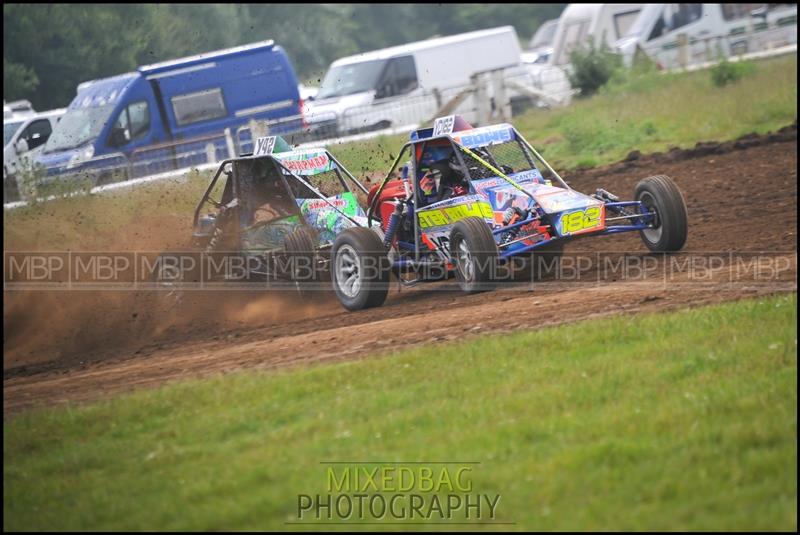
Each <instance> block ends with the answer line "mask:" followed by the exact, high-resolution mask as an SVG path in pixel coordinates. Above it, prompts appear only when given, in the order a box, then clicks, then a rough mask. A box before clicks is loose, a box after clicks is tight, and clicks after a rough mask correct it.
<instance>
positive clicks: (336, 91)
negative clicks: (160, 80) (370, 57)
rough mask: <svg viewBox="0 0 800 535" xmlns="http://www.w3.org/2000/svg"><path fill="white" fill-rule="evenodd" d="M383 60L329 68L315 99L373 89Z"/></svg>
mask: <svg viewBox="0 0 800 535" xmlns="http://www.w3.org/2000/svg"><path fill="white" fill-rule="evenodd" d="M385 65H386V60H385V59H379V60H374V61H362V62H360V63H348V64H346V65H339V66H338V67H331V69H330V70H329V71H328V74H326V75H325V79H324V80H322V85H321V86H320V88H319V91H318V92H317V97H316V98H317V99H320V100H321V99H324V98H333V97H343V96H345V95H353V94H355V93H361V92H363V91H369V90H371V89H375V86H376V84H377V81H378V77H379V76H380V75H381V72H383V69H384V66H385Z"/></svg>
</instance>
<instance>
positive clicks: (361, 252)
mask: <svg viewBox="0 0 800 535" xmlns="http://www.w3.org/2000/svg"><path fill="white" fill-rule="evenodd" d="M330 266H331V282H332V284H333V291H334V292H335V293H336V297H338V298H339V301H340V302H341V303H342V306H344V307H345V308H346V309H347V310H362V309H365V308H371V307H377V306H380V305H382V304H383V302H384V301H386V296H387V295H388V293H389V272H390V264H389V258H388V257H387V256H386V249H385V248H384V246H383V242H382V241H381V239H380V237H379V236H378V235H377V234H376V233H375V232H373V231H372V230H370V229H368V228H365V227H353V228H349V229H347V230H345V231H344V232H342V233H341V234H339V236H337V237H336V240H335V241H334V242H333V247H332V249H331V261H330ZM354 277H355V278H354Z"/></svg>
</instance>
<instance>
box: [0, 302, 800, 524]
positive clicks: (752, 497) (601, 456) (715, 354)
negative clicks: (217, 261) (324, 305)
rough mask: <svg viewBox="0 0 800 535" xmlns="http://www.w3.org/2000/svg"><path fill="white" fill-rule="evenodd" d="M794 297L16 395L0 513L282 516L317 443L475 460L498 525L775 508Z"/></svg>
mask: <svg viewBox="0 0 800 535" xmlns="http://www.w3.org/2000/svg"><path fill="white" fill-rule="evenodd" d="M796 311H797V301H796V294H793V295H791V296H780V297H772V298H762V299H758V300H744V301H739V302H733V303H727V304H723V305H717V306H711V307H706V308H698V309H693V310H684V311H679V312H673V313H668V314H651V315H642V316H638V317H616V318H610V319H603V320H593V321H587V322H584V323H581V324H575V325H565V326H561V327H556V328H548V329H543V330H539V331H534V332H519V333H515V334H511V335H495V336H483V337H478V338H475V339H472V340H469V341H465V342H461V343H453V344H446V345H437V346H425V347H420V348H417V349H413V350H407V351H403V352H400V353H397V354H394V355H391V356H390V357H389V358H373V359H367V360H363V361H357V362H349V363H341V364H335V365H326V366H318V367H313V368H310V369H303V368H301V369H295V370H288V371H283V372H278V373H253V372H250V373H236V374H230V375H226V376H220V377H215V378H211V379H205V380H193V381H187V382H182V383H176V384H172V385H169V386H165V387H163V388H160V389H156V390H148V391H140V392H137V393H133V394H126V395H122V396H119V397H117V398H114V399H112V400H109V401H104V402H99V403H95V404H92V405H88V406H72V407H61V408H54V409H40V410H35V411H30V412H27V413H23V414H21V415H18V416H15V417H13V418H11V419H10V420H9V421H6V422H5V423H4V433H3V483H4V499H3V511H4V516H3V518H4V520H3V527H4V529H6V530H20V529H26V530H28V529H43V530H53V529H68V530H74V529H89V530H95V529H112V530H117V529H167V530H173V529H203V530H218V529H237V530H238V529H285V528H287V527H288V528H291V527H292V526H291V525H286V524H284V523H285V522H287V521H290V520H292V519H296V518H297V517H296V513H295V511H296V502H297V495H298V494H299V493H303V494H315V493H324V492H325V489H326V472H325V466H324V465H322V464H320V463H321V462H322V461H376V460H388V461H395V462H396V461H434V460H435V461H476V462H480V464H479V465H473V466H474V468H473V472H472V477H471V478H470V480H471V481H472V484H473V492H476V493H487V494H492V495H494V494H496V493H497V494H500V495H501V501H500V503H499V504H498V507H497V513H498V517H497V518H496V519H495V520H496V521H502V522H515V524H513V525H506V526H501V527H503V528H506V529H509V528H510V529H537V530H572V529H575V530H588V529H592V530H599V529H613V530H618V529H621V530H644V529H647V530H712V529H714V530H762V529H763V530H795V529H796V527H797V331H796V320H797V312H796ZM461 519H462V520H463V517H461ZM348 527H350V528H356V529H359V528H361V527H362V526H358V525H356V526H348ZM366 527H369V528H371V529H374V528H376V527H380V526H366ZM394 527H395V528H397V527H398V526H394ZM400 527H402V526H400ZM461 527H463V526H449V528H450V529H458V528H461ZM473 527H475V528H477V526H473ZM306 528H307V526H306Z"/></svg>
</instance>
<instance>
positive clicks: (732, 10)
mask: <svg viewBox="0 0 800 535" xmlns="http://www.w3.org/2000/svg"><path fill="white" fill-rule="evenodd" d="M764 5H765V4H720V6H721V7H722V17H723V18H724V19H725V20H736V19H743V18H746V17H749V16H750V12H751V11H755V10H756V9H760V8H762V7H764Z"/></svg>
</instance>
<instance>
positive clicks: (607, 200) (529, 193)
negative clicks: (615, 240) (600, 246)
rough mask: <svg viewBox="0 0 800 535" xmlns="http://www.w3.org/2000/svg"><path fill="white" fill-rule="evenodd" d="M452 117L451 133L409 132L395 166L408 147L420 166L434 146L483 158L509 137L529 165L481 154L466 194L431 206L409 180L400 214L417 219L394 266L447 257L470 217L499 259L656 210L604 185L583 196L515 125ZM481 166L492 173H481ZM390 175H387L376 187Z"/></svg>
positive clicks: (631, 224) (629, 227) (644, 219)
mask: <svg viewBox="0 0 800 535" xmlns="http://www.w3.org/2000/svg"><path fill="white" fill-rule="evenodd" d="M456 121H457V122H456V125H457V127H456V128H455V129H454V130H453V131H452V132H451V133H449V134H445V135H439V136H434V135H433V133H434V129H433V128H426V129H421V130H417V131H415V132H412V134H411V136H410V142H409V143H408V144H407V145H406V146H405V147H404V148H403V150H402V151H401V152H400V155H399V156H398V159H397V161H396V162H395V164H394V166H393V168H397V163H399V160H400V158H401V157H402V155H403V154H408V150H407V149H410V152H411V154H414V155H415V156H414V157H413V158H412V160H414V162H415V164H412V165H419V164H420V163H423V162H422V159H423V158H426V157H428V155H429V154H431V153H434V152H436V151H435V150H434V149H433V148H430V147H434V146H435V147H451V148H452V153H453V154H454V155H456V154H459V155H460V156H459V158H461V157H470V158H472V160H471V161H475V159H476V157H477V158H480V156H478V154H483V155H484V156H486V155H487V154H488V151H487V149H491V148H492V146H494V145H501V144H513V143H518V144H519V146H520V147H521V148H522V147H524V148H522V149H521V150H524V151H528V154H529V155H530V158H529V159H528V160H529V163H530V165H528V166H527V168H524V169H521V168H518V170H517V171H516V172H515V171H512V170H509V171H506V172H499V171H498V169H497V168H494V167H493V166H492V165H491V164H488V162H487V161H486V160H484V161H483V164H482V168H483V169H482V171H483V174H482V175H481V178H478V179H476V178H475V177H474V176H469V177H467V178H468V183H469V188H468V191H467V192H466V193H465V194H462V195H459V196H455V197H451V198H448V199H446V200H441V201H438V202H434V203H431V204H428V203H427V202H426V201H425V199H424V198H423V197H421V195H420V194H419V193H418V191H419V188H418V187H417V186H418V182H415V183H414V184H413V185H411V184H410V185H409V186H410V187H412V189H413V190H414V195H412V197H411V199H409V200H408V201H407V203H406V210H407V211H406V217H408V218H409V220H411V221H414V222H415V231H414V239H413V241H412V240H410V239H408V238H407V239H405V240H399V239H398V240H397V241H396V242H395V245H396V247H397V249H398V252H399V253H400V256H399V257H398V258H397V259H395V261H394V266H395V267H396V268H407V267H414V266H421V265H424V264H426V263H429V262H441V261H445V262H450V261H452V257H451V253H450V252H449V250H448V240H449V235H450V232H451V230H452V227H453V225H454V224H455V223H456V222H457V221H458V220H460V219H462V218H464V217H468V216H478V217H482V218H483V219H484V220H485V221H486V223H487V225H489V227H490V228H491V230H492V234H493V236H494V237H495V241H496V243H497V246H498V252H499V256H500V258H510V257H514V256H518V255H522V254H526V253H529V252H530V251H532V250H534V249H538V248H542V247H545V246H548V245H552V244H554V243H556V242H564V241H566V240H570V239H574V238H576V237H578V236H582V235H587V236H588V235H591V236H599V235H606V234H616V233H619V232H630V231H639V230H644V229H647V228H649V227H650V226H651V225H652V222H653V217H654V214H653V213H651V212H648V211H647V210H646V209H645V207H644V206H643V205H642V203H641V202H639V201H624V202H619V201H617V200H616V198H615V197H614V196H613V195H610V194H608V193H607V192H604V191H602V190H598V193H596V194H595V195H586V194H583V193H580V192H578V191H575V190H573V189H572V188H570V187H569V186H568V185H567V184H566V183H565V182H564V181H563V180H562V179H561V177H559V176H558V175H557V173H555V171H553V170H552V168H550V167H549V165H548V164H547V163H546V162H545V161H544V160H543V159H542V158H541V156H540V155H539V154H538V153H537V152H536V151H535V150H534V149H533V148H532V147H531V146H530V145H529V144H528V143H527V142H526V141H525V140H524V139H523V138H522V136H520V134H519V133H518V132H517V131H516V129H514V127H513V126H511V125H509V124H499V125H494V126H487V127H482V128H472V127H471V126H469V125H467V124H466V123H463V122H462V123H461V127H460V128H459V127H458V125H459V123H458V121H459V119H458V118H457V119H456ZM473 151H474V152H473ZM534 155H535V158H536V159H537V160H539V161H540V162H541V163H543V164H544V165H545V166H546V167H547V168H548V169H549V170H550V171H551V172H552V174H553V175H554V178H555V180H553V181H551V180H547V179H545V178H544V177H543V175H542V172H541V171H540V169H539V168H537V166H536V164H535V163H534ZM454 158H455V156H454ZM417 159H419V161H417ZM451 161H452V160H451ZM410 163H411V162H410ZM495 165H498V164H495ZM467 167H469V166H467ZM415 169H416V167H415ZM487 169H488V170H489V171H490V172H494V173H493V174H494V175H495V176H489V177H486V170H487ZM471 173H472V171H470V175H471ZM409 174H410V175H411V176H412V177H413V176H414V175H416V181H419V180H420V179H421V178H422V172H420V171H419V170H417V171H416V172H411V173H405V174H404V176H407V175H409ZM408 179H409V180H410V179H411V178H408ZM388 180H389V179H388V177H387V180H386V181H384V183H383V184H382V185H381V187H380V189H383V187H384V186H385V185H386V183H387V182H388ZM378 196H379V195H376V196H375V197H376V198H377V197H378ZM376 206H377V205H376V204H375V203H373V206H371V207H370V212H369V213H368V217H369V218H370V220H371V219H373V218H374V217H375V209H376ZM514 210H517V211H518V213H520V214H525V215H524V216H523V217H522V218H521V219H522V220H508V218H507V216H506V214H508V213H509V211H514ZM391 230H392V231H393V230H394V229H391ZM392 239H393V236H387V240H386V241H387V242H391V240H392ZM387 245H388V244H387Z"/></svg>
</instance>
